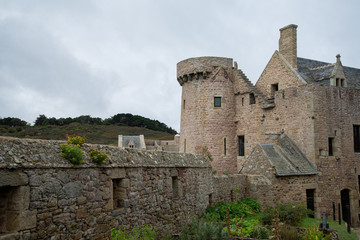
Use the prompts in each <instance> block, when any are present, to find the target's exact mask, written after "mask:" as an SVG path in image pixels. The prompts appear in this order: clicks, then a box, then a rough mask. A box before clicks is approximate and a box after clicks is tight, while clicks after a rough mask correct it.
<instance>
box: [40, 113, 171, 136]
mask: <svg viewBox="0 0 360 240" xmlns="http://www.w3.org/2000/svg"><path fill="white" fill-rule="evenodd" d="M71 123H81V124H91V125H119V126H131V127H143V128H147V129H151V130H155V131H162V132H167V133H170V134H176V133H177V132H176V131H175V130H174V129H172V128H171V127H168V126H167V125H166V124H165V123H162V122H159V121H157V120H151V119H149V118H145V117H142V116H138V115H132V114H130V113H119V114H116V115H114V116H112V117H110V118H107V119H105V120H102V119H101V118H98V117H91V116H90V115H82V116H79V117H76V118H70V117H68V118H59V119H57V118H54V117H52V118H48V117H46V116H45V115H43V114H42V115H39V117H38V118H37V119H36V120H35V126H46V125H56V126H63V125H68V124H71Z"/></svg>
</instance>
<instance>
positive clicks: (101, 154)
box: [90, 148, 109, 165]
mask: <svg viewBox="0 0 360 240" xmlns="http://www.w3.org/2000/svg"><path fill="white" fill-rule="evenodd" d="M90 158H91V159H92V160H93V162H95V163H97V164H99V165H101V164H104V163H105V162H106V160H107V159H108V158H109V157H108V155H107V152H105V151H100V150H97V149H95V148H90Z"/></svg>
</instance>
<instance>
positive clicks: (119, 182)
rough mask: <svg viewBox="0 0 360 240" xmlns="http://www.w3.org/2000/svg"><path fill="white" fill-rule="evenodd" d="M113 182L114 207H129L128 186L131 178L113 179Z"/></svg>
mask: <svg viewBox="0 0 360 240" xmlns="http://www.w3.org/2000/svg"><path fill="white" fill-rule="evenodd" d="M112 182H113V203H114V205H113V207H114V209H118V208H124V207H127V193H126V187H127V185H128V182H129V180H128V179H124V178H117V179H112Z"/></svg>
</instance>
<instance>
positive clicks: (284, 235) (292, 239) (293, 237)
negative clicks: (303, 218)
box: [280, 224, 301, 240]
mask: <svg viewBox="0 0 360 240" xmlns="http://www.w3.org/2000/svg"><path fill="white" fill-rule="evenodd" d="M280 235H281V239H286V240H298V239H300V238H301V235H300V234H299V232H298V231H297V229H296V228H295V227H291V226H288V225H285V224H284V225H283V226H282V228H281V233H280Z"/></svg>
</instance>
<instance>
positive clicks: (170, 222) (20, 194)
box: [0, 137, 217, 239]
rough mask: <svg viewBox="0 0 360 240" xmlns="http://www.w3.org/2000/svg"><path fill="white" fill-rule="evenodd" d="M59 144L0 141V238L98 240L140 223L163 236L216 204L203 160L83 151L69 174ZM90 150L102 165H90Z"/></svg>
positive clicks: (105, 148) (121, 151) (107, 148)
mask: <svg viewBox="0 0 360 240" xmlns="http://www.w3.org/2000/svg"><path fill="white" fill-rule="evenodd" d="M61 143H62V142H61V141H46V140H30V139H21V140H20V139H16V138H4V137H0V190H1V198H0V201H1V202H0V219H1V221H0V222H1V223H0V239H106V238H108V237H109V235H110V229H111V228H117V229H119V228H120V227H125V228H126V229H131V228H132V227H133V226H135V225H138V226H140V225H143V224H149V225H152V226H155V227H156V231H157V232H159V233H160V234H162V235H167V234H171V233H176V232H179V231H180V230H181V229H182V227H183V224H184V223H188V222H189V221H191V219H192V217H193V216H194V215H196V214H198V213H202V212H204V210H205V209H206V207H207V206H208V204H209V196H210V197H213V196H214V199H216V198H217V197H216V196H215V195H216V191H215V190H214V186H213V177H212V169H211V166H210V163H209V162H208V161H207V160H206V159H205V158H203V157H200V156H194V155H191V154H169V153H163V152H146V151H138V150H131V149H119V148H116V147H110V146H101V145H88V144H85V145H84V146H83V147H82V148H83V150H84V152H85V157H86V161H85V163H84V164H81V165H79V166H75V167H72V166H71V164H70V163H69V162H68V161H67V160H66V159H64V158H63V157H62V156H61V155H60V144H61ZM90 147H95V148H99V149H100V150H103V151H107V152H108V155H109V159H110V160H109V161H108V162H107V163H106V164H104V165H102V166H98V165H96V164H94V163H92V162H91V160H90V158H89V156H88V150H89V149H90Z"/></svg>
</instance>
